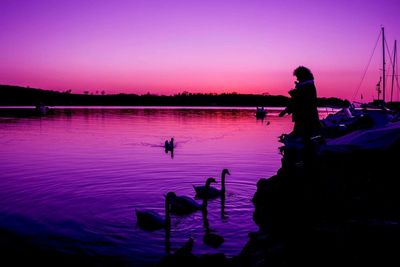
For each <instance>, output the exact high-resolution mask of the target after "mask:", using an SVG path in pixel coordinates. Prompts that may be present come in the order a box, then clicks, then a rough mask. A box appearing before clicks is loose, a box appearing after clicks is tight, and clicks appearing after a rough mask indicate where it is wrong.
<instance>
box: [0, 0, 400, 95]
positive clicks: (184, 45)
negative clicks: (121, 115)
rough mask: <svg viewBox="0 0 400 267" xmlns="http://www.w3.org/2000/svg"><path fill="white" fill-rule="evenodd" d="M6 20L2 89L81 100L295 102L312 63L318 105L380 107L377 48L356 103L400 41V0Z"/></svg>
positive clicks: (96, 11) (91, 5) (104, 5)
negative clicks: (301, 74)
mask: <svg viewBox="0 0 400 267" xmlns="http://www.w3.org/2000/svg"><path fill="white" fill-rule="evenodd" d="M0 10H2V16H0V25H2V29H1V34H0V62H1V64H0V84H12V85H21V86H30V87H35V88H43V89H51V90H59V91H63V90H67V89H72V92H73V93H82V92H83V91H87V90H88V91H92V92H95V91H97V90H99V91H102V90H104V91H106V93H121V92H124V93H136V94H143V93H147V92H150V93H153V94H166V95H171V94H175V93H178V92H182V91H189V92H193V93H196V92H203V93H205V92H212V93H222V92H238V93H257V94H258V93H269V94H273V95H277V94H281V95H287V91H288V90H289V89H291V88H292V86H293V81H294V77H293V76H292V71H293V69H294V68H296V67H297V66H299V65H304V66H307V67H309V68H310V69H311V70H312V71H313V73H314V76H315V78H316V85H317V89H318V95H319V96H320V97H331V96H332V97H340V98H347V99H351V100H359V97H360V95H361V94H363V95H364V97H365V98H367V99H372V98H376V92H375V85H376V83H377V81H378V80H379V76H380V75H381V74H380V69H381V68H382V66H381V44H380V43H379V44H378V46H377V48H376V51H375V54H374V57H373V59H372V61H371V65H370V67H369V71H368V73H367V75H366V77H365V79H364V81H363V83H362V84H361V88H360V89H359V91H358V93H357V94H356V95H355V93H356V90H357V88H358V86H359V83H360V81H361V78H362V76H363V73H364V69H365V67H366V66H367V63H368V60H369V58H370V55H371V53H372V50H373V48H374V45H375V43H376V40H377V38H378V35H379V31H380V27H381V26H384V27H385V32H386V40H387V44H388V46H389V48H390V50H392V48H393V43H394V40H395V39H396V38H399V37H400V27H399V26H400V4H399V2H398V0H379V1H378V0H371V1H362V0H350V1H349V0H347V1H342V0H338V1H325V0H315V1H294V0H282V1H265V0H260V1H255V0H249V1H236V0H221V1H219V0H213V1H209V0H203V1H191V0H126V1H103V0H96V1H92V0H83V1H75V0H69V1H66V0H59V1H52V0H36V1H22V0H3V1H1V2H0ZM390 69H391V65H390V59H389V58H388V56H387V70H388V71H389V70H390ZM389 74H390V73H389ZM388 85H389V88H390V79H389V78H388ZM396 96H397V93H396Z"/></svg>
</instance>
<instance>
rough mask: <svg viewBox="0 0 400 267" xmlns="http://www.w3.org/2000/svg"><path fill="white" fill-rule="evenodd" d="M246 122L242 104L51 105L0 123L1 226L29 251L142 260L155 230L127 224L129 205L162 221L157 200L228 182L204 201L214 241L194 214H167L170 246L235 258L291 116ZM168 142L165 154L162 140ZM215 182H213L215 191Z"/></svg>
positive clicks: (148, 258)
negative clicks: (222, 195) (212, 243)
mask: <svg viewBox="0 0 400 267" xmlns="http://www.w3.org/2000/svg"><path fill="white" fill-rule="evenodd" d="M277 115H278V113H277V112H274V111H271V112H270V113H268V115H267V117H266V118H265V119H264V120H263V121H262V120H256V118H255V113H254V109H246V108H242V109H239V108H223V109H218V108H75V109H67V108H59V109H55V112H54V114H52V115H48V116H43V117H28V118H0V176H1V179H0V218H1V220H0V229H1V230H3V231H9V232H12V233H15V234H18V235H19V236H22V237H23V238H25V239H27V240H29V242H31V243H34V244H37V245H38V246H44V247H52V249H57V250H59V251H63V252H67V253H72V254H73V253H83V254H90V255H107V256H112V257H116V258H121V259H123V261H125V262H128V263H129V264H140V265H145V264H151V263H154V262H157V261H158V260H159V259H160V258H161V257H162V256H163V255H165V249H164V246H165V242H164V241H165V240H164V239H165V237H164V235H165V234H164V231H163V230H159V231H153V232H147V231H143V230H141V229H139V228H138V227H137V226H136V216H135V209H136V208H138V209H140V208H146V209H152V210H155V211H157V212H159V213H161V214H164V196H163V195H164V194H166V193H167V192H169V191H174V192H176V193H177V194H178V195H186V196H190V197H194V190H193V187H192V185H200V184H204V182H205V180H206V178H208V177H215V178H217V180H218V181H219V180H220V175H221V171H222V169H223V168H228V169H229V170H230V172H231V175H230V176H227V181H226V187H227V195H226V203H225V213H226V214H225V215H226V216H224V217H222V216H221V201H220V200H219V199H216V200H213V201H211V202H210V203H209V205H208V220H209V223H210V227H211V228H212V229H214V230H215V231H216V232H217V233H218V234H220V235H222V236H224V238H225V242H224V243H223V244H222V246H221V247H220V248H218V249H213V248H210V247H208V246H206V245H204V244H203V242H202V236H203V235H204V228H203V221H202V213H201V212H197V213H194V214H192V215H189V216H172V229H171V239H170V241H171V248H172V251H173V250H174V249H177V248H179V247H180V246H182V245H183V244H184V243H185V242H186V241H187V240H188V238H189V237H193V238H194V239H195V244H194V247H193V252H194V253H197V254H202V253H215V252H224V253H226V255H228V256H233V255H235V254H237V253H239V252H240V250H241V249H242V247H243V246H244V244H245V242H246V241H247V234H248V232H250V231H254V230H257V227H256V225H255V224H254V222H253V221H252V213H253V205H252V203H251V198H252V196H253V194H254V192H255V190H256V182H257V180H258V179H260V178H261V177H264V178H268V177H270V176H272V175H274V174H275V173H276V171H277V170H278V169H279V167H280V163H281V161H280V160H281V155H280V154H279V149H278V148H279V146H281V143H279V142H278V136H279V135H280V134H282V133H288V132H290V130H291V128H292V122H291V119H290V117H283V118H280V117H278V116H277ZM171 137H174V139H175V144H176V148H175V151H174V156H173V158H172V157H171V154H170V153H165V151H164V149H163V147H162V146H163V143H164V141H165V140H166V139H170V138H171ZM216 186H219V185H216Z"/></svg>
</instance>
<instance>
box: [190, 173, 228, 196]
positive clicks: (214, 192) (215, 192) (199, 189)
mask: <svg viewBox="0 0 400 267" xmlns="http://www.w3.org/2000/svg"><path fill="white" fill-rule="evenodd" d="M227 174H228V175H230V173H229V170H228V169H223V170H222V173H221V189H217V188H215V187H210V188H209V190H208V197H209V198H216V197H219V196H221V195H223V194H225V176H226V175H227ZM193 188H194V190H195V191H196V197H198V198H204V197H205V194H206V187H205V186H193Z"/></svg>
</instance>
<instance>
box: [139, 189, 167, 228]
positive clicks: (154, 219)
mask: <svg viewBox="0 0 400 267" xmlns="http://www.w3.org/2000/svg"><path fill="white" fill-rule="evenodd" d="M172 197H173V195H172V194H171V193H168V194H167V195H166V196H165V218H164V217H163V216H161V215H160V214H158V213H157V212H155V211H152V210H138V209H136V210H135V211H136V217H137V224H138V226H139V227H140V228H142V229H143V230H150V231H151V230H157V229H161V228H169V227H170V226H171V217H170V209H171V198H172Z"/></svg>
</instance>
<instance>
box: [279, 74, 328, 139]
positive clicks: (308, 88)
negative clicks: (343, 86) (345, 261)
mask: <svg viewBox="0 0 400 267" xmlns="http://www.w3.org/2000/svg"><path fill="white" fill-rule="evenodd" d="M293 75H294V76H296V78H297V81H295V85H296V86H295V88H294V89H293V90H290V91H289V94H290V96H291V100H290V103H289V105H288V106H287V107H286V108H285V110H283V111H282V112H281V113H280V114H279V116H280V117H282V116H284V115H285V114H292V120H293V122H294V128H293V131H292V132H291V135H295V136H299V137H301V138H302V139H303V141H304V142H306V143H307V142H308V141H309V140H310V138H311V137H312V136H314V135H316V134H318V133H319V130H320V121H319V116H318V109H317V90H316V88H315V85H314V76H313V74H312V73H311V71H310V70H309V69H308V68H306V67H304V66H299V67H298V68H296V69H295V70H294V72H293Z"/></svg>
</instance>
